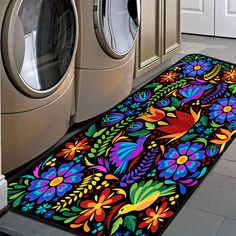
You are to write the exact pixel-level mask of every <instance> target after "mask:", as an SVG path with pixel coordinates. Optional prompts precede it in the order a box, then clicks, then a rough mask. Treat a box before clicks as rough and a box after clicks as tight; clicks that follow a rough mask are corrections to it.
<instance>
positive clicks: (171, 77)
mask: <svg viewBox="0 0 236 236" xmlns="http://www.w3.org/2000/svg"><path fill="white" fill-rule="evenodd" d="M179 75H180V74H179V73H175V72H174V71H169V72H167V73H166V74H163V75H160V77H161V83H165V82H172V83H173V82H175V81H176V80H177V79H178V77H179Z"/></svg>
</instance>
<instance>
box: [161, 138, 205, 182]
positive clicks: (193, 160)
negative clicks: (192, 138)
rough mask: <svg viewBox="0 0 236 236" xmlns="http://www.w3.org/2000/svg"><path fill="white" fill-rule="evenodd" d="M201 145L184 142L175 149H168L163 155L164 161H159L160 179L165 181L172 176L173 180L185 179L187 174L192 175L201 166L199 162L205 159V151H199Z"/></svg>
mask: <svg viewBox="0 0 236 236" xmlns="http://www.w3.org/2000/svg"><path fill="white" fill-rule="evenodd" d="M202 147H203V145H202V144H198V143H194V144H192V145H191V144H190V142H186V143H183V144H180V145H179V146H178V148H177V149H175V148H170V149H169V151H168V152H167V153H166V154H165V155H164V156H165V158H166V159H165V160H161V161H159V163H158V164H159V167H158V169H159V170H163V171H162V172H161V173H160V177H164V178H166V179H168V178H170V177H171V176H174V180H178V179H179V178H181V177H185V176H186V175H187V173H188V171H189V172H191V173H194V172H195V171H196V170H197V167H199V166H200V165H201V163H200V162H199V161H200V160H202V159H204V158H205V157H206V155H205V151H203V150H201V149H202Z"/></svg>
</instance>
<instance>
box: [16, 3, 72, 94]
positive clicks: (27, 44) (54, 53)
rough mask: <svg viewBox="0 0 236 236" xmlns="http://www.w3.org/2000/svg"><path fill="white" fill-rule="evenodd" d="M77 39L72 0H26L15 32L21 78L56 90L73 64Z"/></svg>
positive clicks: (43, 88) (32, 85)
mask: <svg viewBox="0 0 236 236" xmlns="http://www.w3.org/2000/svg"><path fill="white" fill-rule="evenodd" d="M13 14H14V12H13ZM12 17H13V16H12ZM75 41H76V18H75V12H74V7H73V5H72V1H71V0H63V1H61V0H24V1H22V3H21V4H20V6H19V8H18V11H17V14H16V20H15V28H14V31H13V35H12V46H13V58H14V60H15V66H16V68H17V71H18V74H19V76H20V78H18V80H19V79H20V80H22V81H23V83H24V84H25V85H26V87H28V88H29V89H32V90H36V91H42V92H43V91H47V90H53V88H55V86H56V85H57V84H59V83H60V82H61V81H62V79H63V78H64V75H65V73H66V72H67V70H68V67H69V66H70V63H71V60H72V57H73V54H74V51H75ZM13 79H14V82H19V81H17V80H16V79H15V78H13ZM21 87H22V86H21Z"/></svg>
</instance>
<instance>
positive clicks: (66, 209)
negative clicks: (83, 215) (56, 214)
mask: <svg viewBox="0 0 236 236" xmlns="http://www.w3.org/2000/svg"><path fill="white" fill-rule="evenodd" d="M64 211H70V209H69V208H62V209H61V210H60V212H64Z"/></svg>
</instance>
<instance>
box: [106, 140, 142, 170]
mask: <svg viewBox="0 0 236 236" xmlns="http://www.w3.org/2000/svg"><path fill="white" fill-rule="evenodd" d="M145 141H146V136H141V137H139V138H138V139H137V141H136V142H130V141H121V142H117V143H115V144H114V146H113V147H112V148H111V149H110V154H109V157H110V161H111V163H112V164H113V165H115V166H116V167H117V169H116V170H115V172H114V173H115V174H122V173H124V172H125V171H126V168H127V166H128V162H129V161H130V160H133V159H134V158H136V157H137V156H139V154H140V153H141V152H142V151H143V145H144V143H145Z"/></svg>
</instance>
